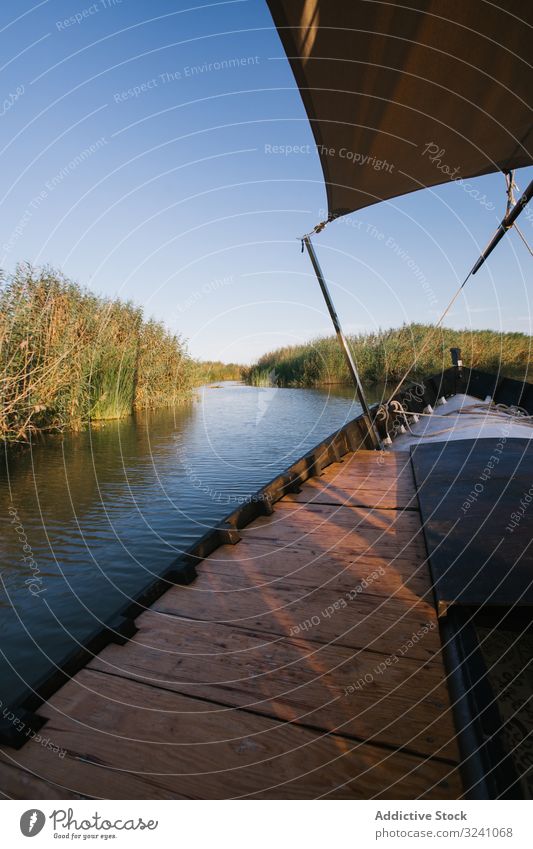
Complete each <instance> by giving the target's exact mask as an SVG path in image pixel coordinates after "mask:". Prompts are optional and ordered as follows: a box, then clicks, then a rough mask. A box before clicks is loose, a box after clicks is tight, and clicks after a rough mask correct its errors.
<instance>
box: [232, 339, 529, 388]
mask: <svg viewBox="0 0 533 849" xmlns="http://www.w3.org/2000/svg"><path fill="white" fill-rule="evenodd" d="M349 341H350V345H351V348H352V351H353V354H354V357H355V360H356V362H357V366H358V369H359V372H360V374H361V377H362V378H363V379H364V380H365V382H367V383H370V384H372V383H384V382H391V381H396V380H399V379H400V378H401V377H403V375H404V374H405V373H406V372H407V370H408V369H411V371H410V375H411V376H412V377H413V378H416V377H422V376H424V375H428V374H434V373H436V372H439V371H442V370H443V369H444V368H448V366H450V365H451V360H450V350H449V349H450V348H452V347H458V348H461V350H462V358H463V363H464V365H465V366H468V367H470V368H478V369H482V370H485V371H491V372H498V371H500V372H501V373H502V374H504V375H508V376H513V377H520V378H522V379H525V380H529V379H530V378H529V376H528V364H529V360H530V356H531V342H532V339H531V336H528V335H526V334H524V333H498V332H497V331H494V330H451V329H450V328H439V329H435V327H432V326H431V325H425V324H409V325H404V326H403V327H400V328H398V329H395V330H384V331H379V332H377V333H367V334H360V335H358V336H351V337H350V339H349ZM415 360H416V364H415V366H414V368H412V366H413V363H415ZM242 377H243V380H245V381H246V382H247V383H250V384H252V385H254V386H269V385H277V386H309V387H312V386H325V385H327V384H335V383H337V384H344V383H345V384H349V383H350V378H349V375H348V371H347V368H346V363H345V360H344V357H343V354H342V352H341V350H340V348H339V344H338V341H337V339H336V337H335V336H331V337H325V338H321V339H315V340H313V341H311V342H309V343H307V344H305V345H293V346H289V347H285V348H278V349H276V350H275V351H272V352H270V353H268V354H265V355H264V356H262V357H261V358H260V359H259V360H258V361H257V363H255V364H254V365H252V366H251V367H249V368H246V369H244V370H243V373H242Z"/></svg>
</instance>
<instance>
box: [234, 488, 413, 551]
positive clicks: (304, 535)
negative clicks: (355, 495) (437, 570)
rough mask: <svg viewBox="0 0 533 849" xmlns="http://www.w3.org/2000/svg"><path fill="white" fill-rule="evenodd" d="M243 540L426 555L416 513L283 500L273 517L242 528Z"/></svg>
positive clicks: (265, 517)
mask: <svg viewBox="0 0 533 849" xmlns="http://www.w3.org/2000/svg"><path fill="white" fill-rule="evenodd" d="M241 534H242V537H243V539H247V540H254V539H260V538H262V539H269V540H271V541H272V542H273V544H274V545H282V544H287V543H292V542H294V541H295V540H301V541H303V540H304V539H307V540H308V541H312V542H313V544H315V545H317V544H320V545H321V546H322V547H323V549H325V548H327V549H330V548H332V547H333V546H335V547H337V546H338V545H340V544H344V545H349V546H350V549H351V550H352V551H353V552H355V553H361V552H363V551H367V552H369V553H370V552H371V551H372V550H375V549H376V547H377V546H379V549H380V551H389V552H391V551H393V552H394V551H398V550H402V551H404V550H406V549H407V548H408V549H409V550H410V551H411V553H412V555H413V557H414V558H422V559H423V557H424V556H425V544H424V540H423V535H422V530H421V524H420V517H419V516H418V514H416V513H414V512H401V511H397V510H383V509H379V508H370V509H367V508H362V507H348V506H345V507H332V506H329V505H322V504H297V505H295V504H291V503H289V502H285V501H280V502H278V503H277V504H276V505H275V511H274V514H273V515H272V516H264V517H261V518H259V519H256V520H255V521H254V522H252V523H251V524H250V525H248V526H247V527H246V528H243V529H242V531H241Z"/></svg>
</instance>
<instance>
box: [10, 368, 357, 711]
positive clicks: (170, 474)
mask: <svg viewBox="0 0 533 849" xmlns="http://www.w3.org/2000/svg"><path fill="white" fill-rule="evenodd" d="M358 413H359V407H358V405H357V404H356V403H355V402H354V400H353V394H352V393H351V391H349V390H345V391H342V390H341V391H336V394H335V395H333V394H330V393H328V392H324V391H321V390H308V389H256V388H253V387H247V386H241V385H239V384H234V383H224V384H221V385H220V388H213V387H205V388H203V389H201V390H200V391H199V393H198V399H197V400H196V401H195V402H193V403H191V404H190V405H188V406H185V407H180V408H178V409H175V410H171V411H169V410H163V411H158V412H156V413H148V414H142V415H137V416H135V417H132V418H130V419H127V420H123V421H120V422H112V423H108V424H106V425H105V426H104V427H97V428H96V427H95V428H92V429H91V430H90V431H87V432H84V433H81V434H73V435H66V436H50V437H47V438H46V439H45V440H44V441H42V442H39V443H38V444H37V445H34V446H33V448H32V450H31V451H30V450H28V451H27V452H25V453H23V454H22V455H20V454H19V455H17V456H10V457H8V458H7V468H5V469H3V470H2V471H1V472H0V475H1V489H0V501H1V504H0V515H1V516H2V517H3V522H4V533H3V534H2V542H1V556H2V557H1V562H2V585H1V590H0V591H1V597H0V605H1V608H0V653H1V656H0V681H1V684H0V699H1V700H2V702H3V704H6V703H12V702H13V701H15V700H16V699H17V698H18V697H19V696H20V695H21V694H22V693H23V692H24V690H25V688H26V687H27V686H28V685H29V686H31V685H32V683H35V682H36V681H37V680H39V679H40V678H41V677H42V676H43V675H44V674H45V673H47V672H48V671H49V670H51V668H52V667H53V664H54V663H60V662H61V661H62V660H63V659H64V658H65V657H66V656H67V655H68V654H69V653H70V652H71V651H72V650H73V649H74V648H75V647H76V646H77V643H78V641H79V642H82V641H83V640H84V639H86V638H87V636H88V635H89V634H91V633H92V632H94V631H95V630H97V628H98V627H99V624H100V623H102V622H105V621H106V620H108V619H109V617H110V616H111V615H112V614H113V613H114V612H115V611H117V610H118V609H119V608H120V607H122V606H123V605H124V604H125V603H126V602H127V601H128V599H129V597H130V595H131V594H133V593H135V592H137V591H138V590H140V589H142V588H143V587H144V586H146V585H147V584H149V583H151V581H152V580H153V576H154V575H157V574H159V573H160V572H162V571H163V570H164V569H165V568H166V567H167V566H168V564H169V563H170V562H171V561H172V560H173V559H174V558H175V557H176V556H177V555H178V554H179V553H180V552H182V551H183V550H184V549H186V548H187V547H188V546H190V544H191V543H192V542H193V541H194V540H195V539H197V538H198V537H199V536H201V535H202V534H203V533H205V531H206V530H207V529H208V528H210V527H212V525H213V524H214V523H215V522H217V521H218V520H220V519H221V518H222V517H224V516H225V515H227V514H228V513H229V512H230V511H231V510H233V509H234V508H235V507H236V506H237V503H238V502H239V501H240V500H242V499H244V498H246V497H248V496H250V495H251V494H252V493H253V492H255V491H256V490H257V489H258V488H259V487H261V486H262V485H263V484H265V483H266V482H267V481H269V480H270V479H271V478H272V477H274V476H275V475H276V474H277V473H279V472H281V471H283V469H285V468H286V467H287V466H289V465H290V464H291V463H292V462H294V460H296V459H297V458H298V457H299V456H301V455H302V454H304V453H305V452H306V451H307V450H309V449H310V448H312V447H313V446H314V445H315V444H316V443H318V442H320V440H321V439H323V438H324V437H326V436H327V435H329V434H330V433H331V432H332V431H334V430H335V429H337V428H338V427H341V426H342V425H343V424H344V423H345V422H346V421H348V420H350V419H351V418H353V417H354V416H356V415H357V414H358ZM24 546H26V547H25V548H24Z"/></svg>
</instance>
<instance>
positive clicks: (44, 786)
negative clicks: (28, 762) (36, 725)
mask: <svg viewBox="0 0 533 849" xmlns="http://www.w3.org/2000/svg"><path fill="white" fill-rule="evenodd" d="M30 746H31V744H30V743H28V745H27V748H26V749H25V752H24V755H23V756H22V757H23V758H24V759H25V758H26V757H27V754H26V752H27V751H28V749H29V747H30ZM17 758H21V755H20V754H19V753H18V752H15V751H12V750H9V749H7V747H6V748H5V749H4V750H3V751H1V750H0V795H1V796H3V798H5V799H80V798H85V797H83V796H80V795H78V794H76V793H72V791H71V790H70V789H69V786H68V784H67V785H59V784H53V783H49V782H48V781H46V780H43V778H41V777H39V775H38V774H34V773H33V772H32V771H31V770H29V769H27V768H23V767H21V766H19V764H18V763H17Z"/></svg>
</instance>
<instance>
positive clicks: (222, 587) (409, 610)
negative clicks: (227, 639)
mask: <svg viewBox="0 0 533 849" xmlns="http://www.w3.org/2000/svg"><path fill="white" fill-rule="evenodd" d="M378 579H379V573H377V572H376V573H367V587H366V589H365V590H363V588H362V585H361V584H360V585H359V586H358V587H357V586H352V588H351V589H350V590H347V591H344V592H339V590H338V589H336V588H335V587H331V588H329V587H324V586H323V585H320V584H319V585H318V586H317V587H315V588H309V587H302V586H301V585H298V582H296V581H293V582H292V583H291V584H289V583H288V582H287V583H284V584H283V585H282V584H278V586H276V587H274V588H270V587H269V586H268V585H264V584H263V585H262V586H260V587H259V588H257V589H253V588H252V589H249V590H246V591H242V590H241V589H240V588H239V582H238V581H234V580H233V578H232V576H230V575H217V576H215V575H213V574H209V575H208V574H202V573H200V576H199V578H198V579H197V580H196V581H195V583H194V585H191V587H190V588H188V589H185V591H183V590H182V588H181V587H179V588H176V589H173V590H169V592H168V593H165V595H164V596H162V597H161V598H160V599H159V600H158V601H156V602H155V603H154V604H153V605H152V610H153V611H155V612H161V613H168V614H171V615H175V616H180V617H182V618H191V619H195V620H201V621H206V622H219V623H223V624H227V625H234V626H236V627H246V628H250V629H252V630H254V631H258V632H261V633H266V634H269V635H277V636H281V637H291V636H294V635H295V634H302V633H304V631H303V630H302V628H303V624H304V623H305V622H308V621H309V620H310V621H311V622H313V623H315V625H314V627H313V628H310V629H308V630H305V637H306V639H308V640H312V641H319V642H322V643H324V642H332V641H334V642H335V643H336V644H337V645H343V646H348V647H350V648H355V649H365V648H371V649H372V650H373V651H378V652H382V653H383V654H389V653H391V651H393V650H394V648H395V647H396V646H401V645H403V644H404V643H405V642H407V641H408V640H409V639H410V637H411V636H412V635H413V633H415V632H416V631H417V629H419V628H421V627H423V626H424V625H426V624H427V623H432V624H433V626H435V624H436V614H435V608H434V606H433V599H432V597H431V594H430V593H427V597H426V599H421V598H419V597H418V596H416V595H414V594H411V595H410V596H407V595H404V596H403V597H401V598H398V597H395V596H394V595H391V594H389V593H388V592H387V591H386V582H385V584H384V583H383V581H382V584H381V587H382V592H381V593H379V592H376V591H375V587H374V584H375V583H377V580H378ZM372 589H374V592H372V591H371V590H372ZM357 590H359V592H358V591H357ZM439 650H440V638H439V636H438V631H437V629H436V627H435V630H434V631H432V632H430V633H429V634H427V637H426V639H425V640H424V641H422V642H421V643H420V644H418V645H415V646H413V648H412V651H411V655H412V657H419V658H420V659H421V660H427V659H428V658H431V657H432V656H433V655H434V654H436V653H437V652H438V651H439Z"/></svg>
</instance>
